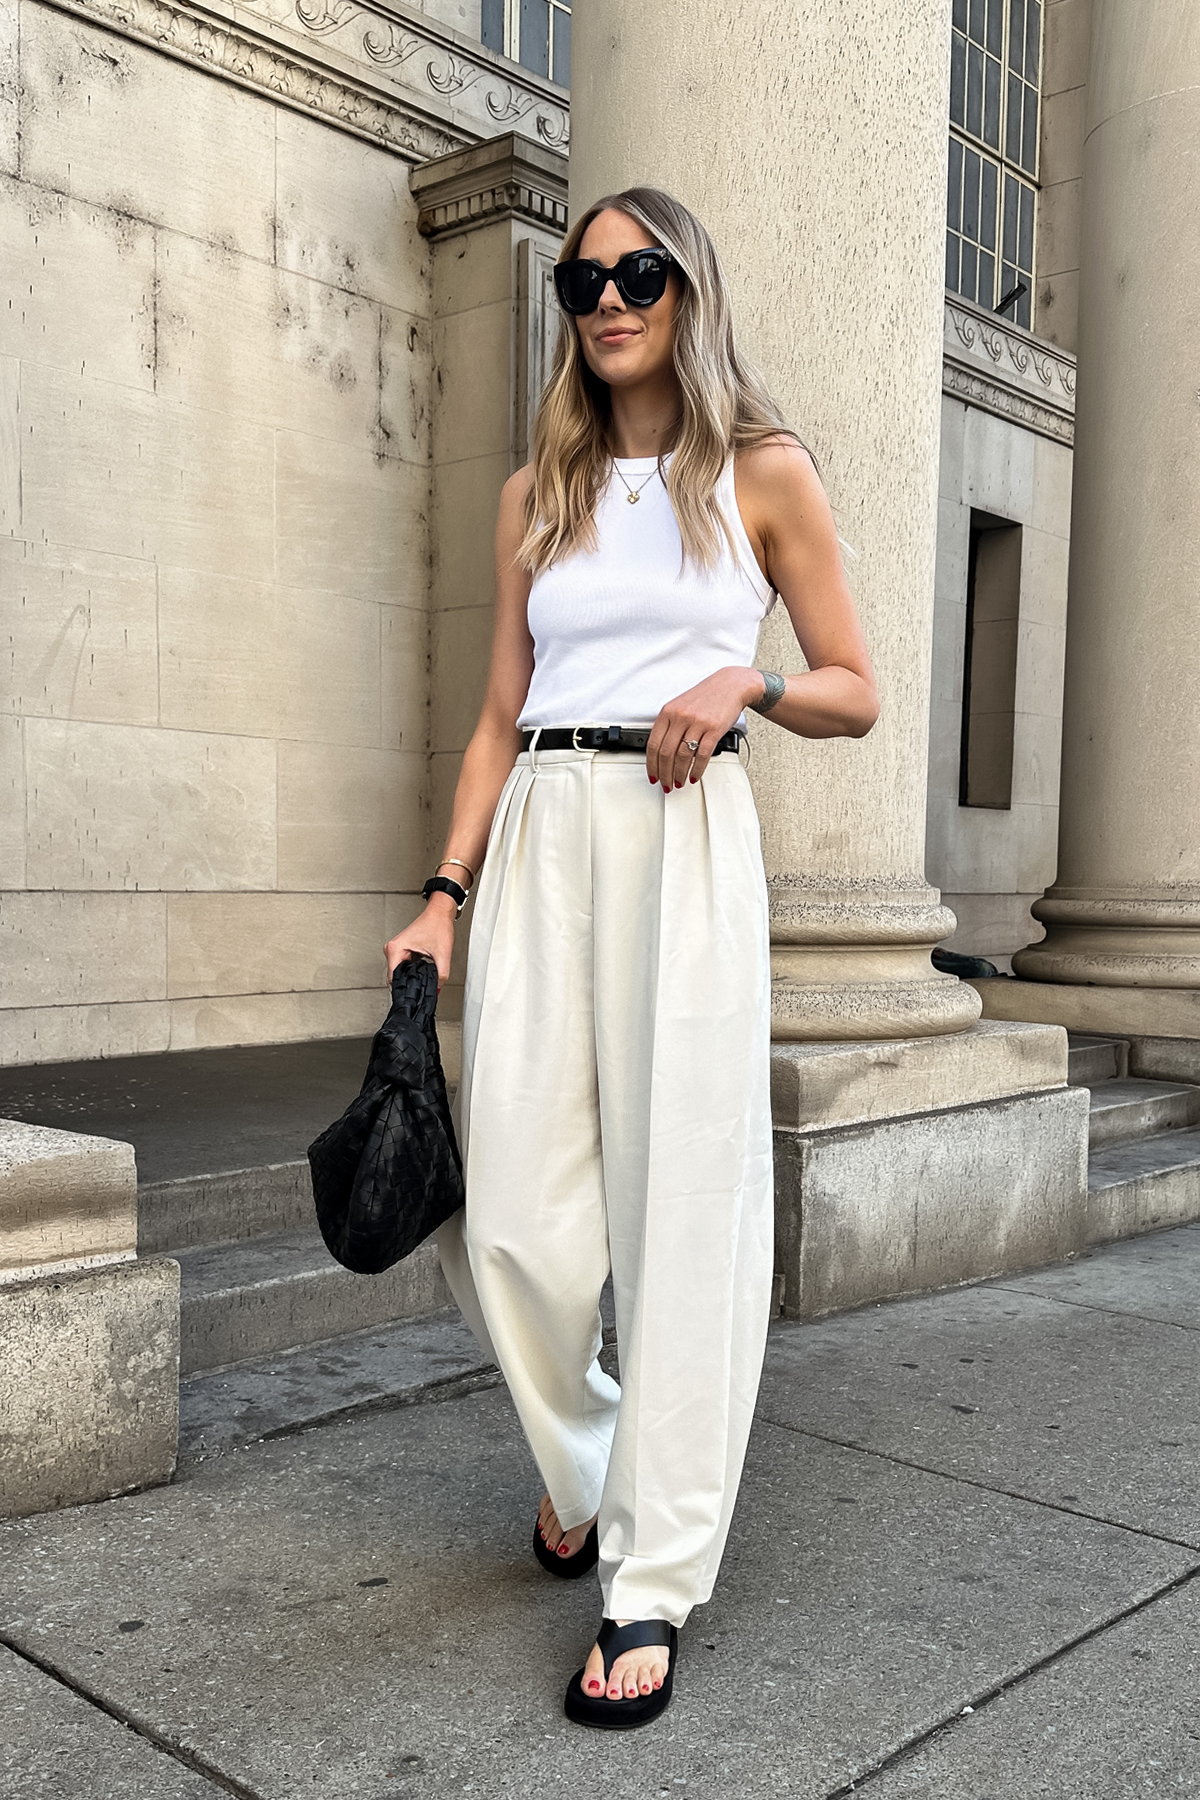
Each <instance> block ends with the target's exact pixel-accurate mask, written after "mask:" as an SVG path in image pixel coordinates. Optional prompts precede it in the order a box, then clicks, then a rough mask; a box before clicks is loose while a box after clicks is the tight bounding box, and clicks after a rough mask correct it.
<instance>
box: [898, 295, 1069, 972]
mask: <svg viewBox="0 0 1200 1800" xmlns="http://www.w3.org/2000/svg"><path fill="white" fill-rule="evenodd" d="M944 355H945V363H944V367H943V377H942V385H943V394H942V435H941V459H940V480H939V490H940V491H939V500H938V560H937V576H936V592H935V612H934V651H933V679H932V694H931V700H930V728H929V787H928V811H927V816H926V872H927V874H928V877H929V880H930V881H931V882H933V883H934V884H935V885H936V886H938V887H940V888H941V889H942V893H943V898H944V901H945V904H946V905H947V906H949V907H950V908H951V910H952V911H953V912H954V914H955V916H956V918H957V921H958V924H957V929H956V930H955V932H954V934H953V936H952V937H950V938H949V939H948V940H947V943H948V944H949V945H950V947H952V948H954V949H957V950H962V951H966V952H969V953H971V954H974V955H980V956H986V957H989V958H991V959H992V960H993V961H997V962H998V963H999V966H1001V967H1002V968H1005V969H1007V967H1008V959H1010V958H1011V956H1012V954H1013V953H1014V952H1015V951H1017V950H1020V949H1021V948H1022V947H1023V946H1024V945H1026V944H1028V943H1030V942H1032V941H1033V939H1035V938H1037V937H1039V936H1040V935H1041V927H1040V926H1039V925H1037V924H1036V922H1035V921H1034V920H1033V919H1031V917H1030V914H1029V907H1030V904H1031V903H1032V901H1033V900H1035V899H1036V898H1037V897H1038V896H1039V895H1040V894H1041V892H1042V891H1043V889H1044V888H1045V887H1046V886H1047V885H1048V883H1049V882H1050V881H1052V880H1053V878H1054V870H1055V859H1056V847H1057V837H1058V784H1059V760H1060V745H1061V737H1062V695H1063V657H1064V647H1065V632H1066V613H1067V557H1068V550H1069V542H1070V529H1071V459H1072V449H1071V445H1072V441H1073V435H1074V395H1075V368H1074V362H1073V359H1072V358H1071V357H1070V356H1068V355H1065V354H1063V353H1054V352H1052V351H1050V350H1049V349H1048V347H1046V346H1045V345H1039V343H1038V341H1037V340H1036V339H1034V338H1032V337H1031V336H1030V334H1029V333H1027V332H1024V331H1020V330H1018V329H1017V328H1016V327H1014V326H1009V325H1007V324H1002V323H1000V322H998V321H996V320H994V319H992V318H991V317H990V316H989V315H988V314H986V313H984V312H981V311H980V309H979V308H977V307H973V306H971V305H969V304H968V303H967V302H964V301H961V300H959V299H957V298H951V299H948V300H947V303H946V329H945V337H944ZM981 514H982V515H986V516H987V517H988V518H989V519H990V520H992V521H998V520H1006V521H1008V522H1009V523H1010V524H1012V525H1015V526H1019V527H1020V548H1019V557H1020V566H1019V595H1018V604H1017V616H1016V623H1015V630H1014V632H1013V642H1012V644H1011V650H1012V652H1013V653H1014V655H1015V668H1014V669H1013V671H1012V696H1013V705H1012V715H1011V731H1012V763H1011V766H1012V784H1011V794H1010V803H1009V804H1008V805H1007V806H998V805H990V806H989V805H965V804H963V803H962V794H961V788H960V773H961V758H962V726H963V704H964V702H963V694H964V676H965V663H966V639H967V592H968V558H969V550H970V540H971V526H972V517H973V516H975V517H978V516H979V515H981Z"/></svg>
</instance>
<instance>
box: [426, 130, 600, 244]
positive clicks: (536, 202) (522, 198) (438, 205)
mask: <svg viewBox="0 0 1200 1800" xmlns="http://www.w3.org/2000/svg"><path fill="white" fill-rule="evenodd" d="M408 184H409V187H410V188H411V189H412V191H413V193H414V195H415V196H416V200H417V205H418V207H419V208H420V211H419V212H418V214H417V229H418V231H420V232H421V233H422V234H423V236H425V237H431V238H438V237H448V236H450V235H451V234H452V233H455V232H462V231H472V230H474V229H475V228H476V227H477V226H479V225H490V224H492V223H493V222H494V221H496V220H499V219H509V218H520V219H528V220H529V221H530V222H531V223H532V224H534V225H540V226H541V227H542V228H543V229H544V230H546V231H550V232H553V233H554V234H555V236H557V237H561V235H562V233H563V232H564V231H565V230H566V228H567V159H566V157H565V156H564V155H563V154H561V152H559V151H558V150H552V149H543V147H542V146H541V145H540V144H535V143H533V142H532V141H531V140H530V139H528V138H524V137H518V135H517V134H516V132H514V131H510V132H508V133H506V134H505V136H503V137H497V138H492V139H491V140H490V141H489V142H488V143H486V144H477V145H475V146H473V147H472V148H471V149H469V150H458V151H454V152H451V153H450V154H449V155H445V156H440V157H438V158H437V159H436V160H435V161H430V162H426V163H423V164H422V165H421V167H420V168H419V169H414V170H413V172H412V174H411V175H410V176H409V178H408Z"/></svg>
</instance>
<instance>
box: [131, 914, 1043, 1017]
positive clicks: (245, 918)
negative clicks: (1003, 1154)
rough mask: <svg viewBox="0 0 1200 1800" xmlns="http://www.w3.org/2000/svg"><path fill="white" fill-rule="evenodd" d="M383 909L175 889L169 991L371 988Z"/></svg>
mask: <svg viewBox="0 0 1200 1800" xmlns="http://www.w3.org/2000/svg"><path fill="white" fill-rule="evenodd" d="M383 913H384V906H383V896H382V895H381V894H171V895H169V896H168V899H167V943H168V952H167V993H168V996H169V997H170V998H171V999H173V1000H174V999H185V998H195V997H198V996H202V995H215V994H272V993H278V992H281V991H283V992H296V991H298V990H300V991H308V990H310V989H314V988H362V987H369V986H370V985H371V984H372V982H374V981H376V980H382V979H383V948H382V947H383V943H384V920H383ZM1030 1029H1031V1030H1035V1029H1036V1027H1030Z"/></svg>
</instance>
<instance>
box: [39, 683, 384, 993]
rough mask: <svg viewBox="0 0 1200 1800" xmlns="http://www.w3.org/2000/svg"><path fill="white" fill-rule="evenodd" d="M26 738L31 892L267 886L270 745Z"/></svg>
mask: <svg viewBox="0 0 1200 1800" xmlns="http://www.w3.org/2000/svg"><path fill="white" fill-rule="evenodd" d="M25 732H26V776H27V781H28V785H29V881H30V883H31V885H34V886H37V887H40V888H68V889H78V888H102V889H112V888H138V889H143V890H144V889H150V888H226V887H227V888H241V887H250V888H253V887H270V886H271V885H272V884H273V882H274V879H275V804H276V800H275V745H274V744H273V743H268V742H265V741H263V740H262V739H260V738H252V737H215V736H206V735H203V734H201V733H199V732H192V731H160V730H154V729H151V728H149V727H141V726H132V725H91V724H81V723H76V722H71V721H65V720H58V719H29V720H27V721H26V726H25ZM359 885H361V883H360V884H359ZM391 885H398V884H395V883H393V884H391ZM121 997H122V998H124V997H125V996H121ZM105 998H109V999H116V998H118V996H117V995H106V996H105Z"/></svg>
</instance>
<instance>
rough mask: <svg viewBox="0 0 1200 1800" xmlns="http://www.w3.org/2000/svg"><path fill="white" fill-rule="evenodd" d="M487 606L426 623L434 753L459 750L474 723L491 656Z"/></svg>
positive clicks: (462, 609) (464, 608)
mask: <svg viewBox="0 0 1200 1800" xmlns="http://www.w3.org/2000/svg"><path fill="white" fill-rule="evenodd" d="M493 623H494V614H493V609H492V608H491V606H458V607H455V608H454V609H453V611H451V612H435V613H433V614H432V615H431V617H430V633H431V637H432V646H433V668H432V711H433V721H432V738H433V748H434V750H435V751H444V750H465V749H466V747H467V745H468V743H469V742H470V739H471V734H472V732H473V731H474V730H475V727H476V725H477V724H478V722H479V711H480V708H481V707H482V705H483V696H484V690H485V689H486V687H487V678H488V664H489V662H490V660H491V651H492V627H493Z"/></svg>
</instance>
